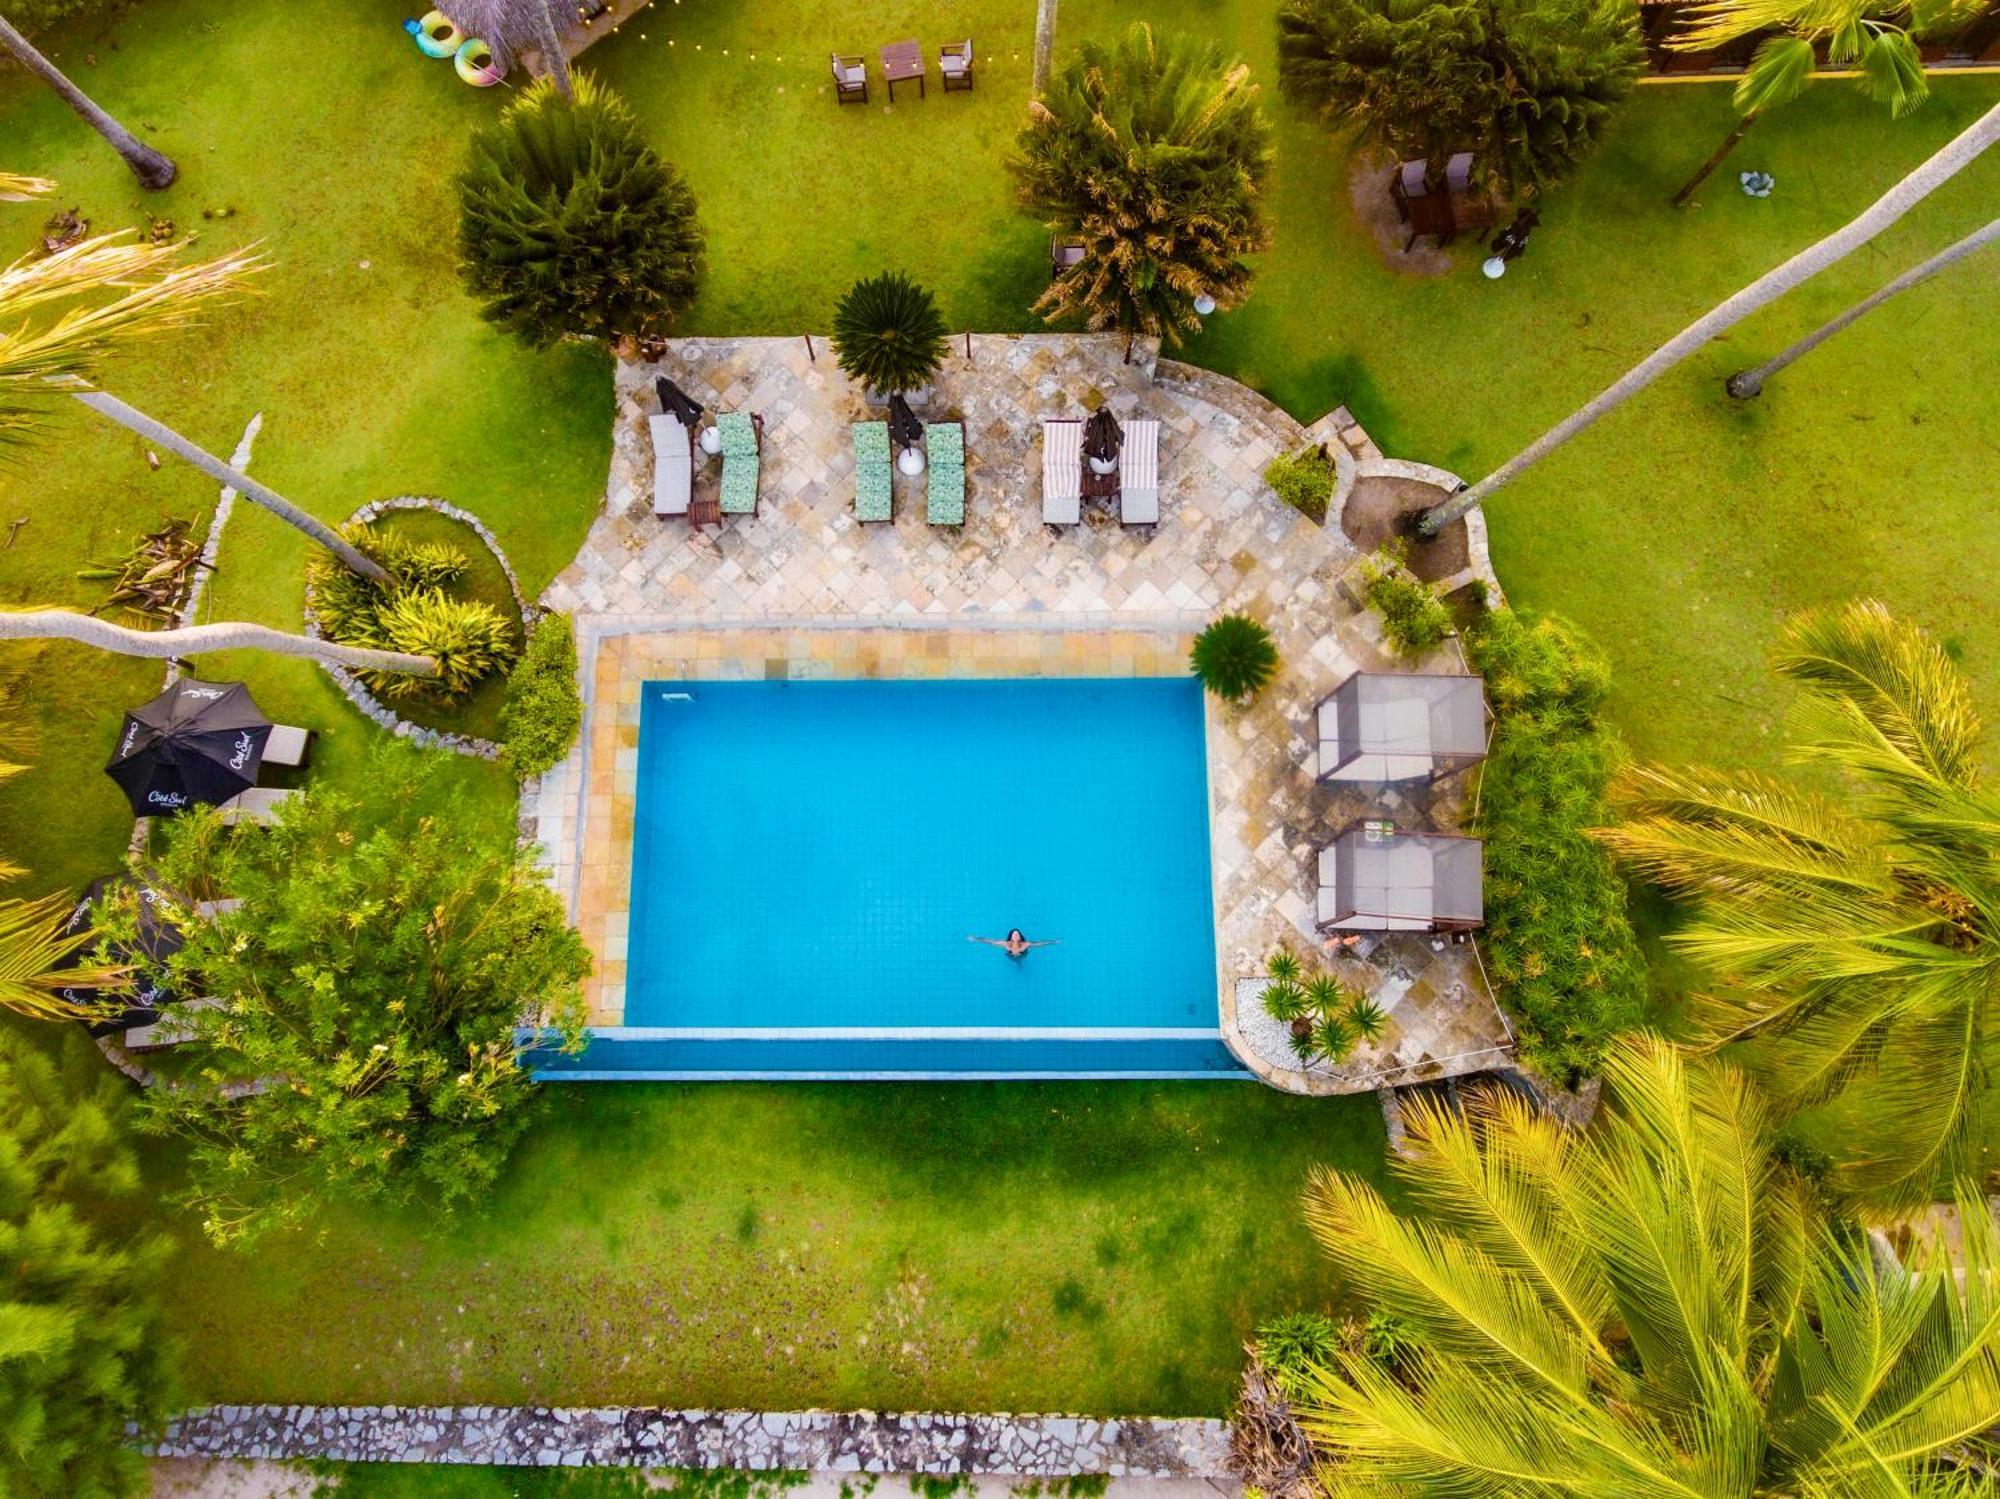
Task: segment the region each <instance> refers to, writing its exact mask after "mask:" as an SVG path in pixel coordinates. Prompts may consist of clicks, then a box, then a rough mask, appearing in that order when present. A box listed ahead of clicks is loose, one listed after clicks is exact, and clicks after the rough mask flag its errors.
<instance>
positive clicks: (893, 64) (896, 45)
mask: <svg viewBox="0 0 2000 1499" xmlns="http://www.w3.org/2000/svg"><path fill="white" fill-rule="evenodd" d="M912 78H914V79H916V80H917V97H918V98H919V99H921V98H923V97H924V49H923V46H922V44H921V43H918V42H891V43H889V45H888V46H886V47H884V48H883V49H882V81H883V82H885V83H887V84H888V85H889V102H890V103H892V104H893V103H895V101H896V85H897V84H899V83H908V82H909V81H910V80H911V79H912Z"/></svg>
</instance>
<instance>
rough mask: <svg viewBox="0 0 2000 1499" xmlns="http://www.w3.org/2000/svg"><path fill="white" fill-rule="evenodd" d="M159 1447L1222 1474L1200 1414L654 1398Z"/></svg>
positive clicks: (634, 1462) (1224, 1453) (226, 1417)
mask: <svg viewBox="0 0 2000 1499" xmlns="http://www.w3.org/2000/svg"><path fill="white" fill-rule="evenodd" d="M144 1450H145V1451H146V1452H147V1453H148V1454H150V1455H153V1456H156V1457H201V1458H219V1457H228V1458H266V1459H273V1458H277V1459H284V1458H321V1459H328V1460H332V1461H336V1462H384V1463H491V1464H498V1465H502V1466H518V1467H582V1466H586V1465H589V1466H623V1467H648V1468H661V1467H665V1468H734V1469H740V1470H753V1471H767V1470H771V1469H792V1470H808V1469H813V1470H821V1471H825V1472H831V1473H1008V1474H1018V1475H1021V1476H1023V1477H1041V1478H1060V1477H1067V1476H1070V1475H1074V1474H1079V1473H1093V1474H1095V1473H1103V1474H1109V1475H1110V1476H1112V1477H1114V1478H1123V1477H1135V1478H1221V1477H1225V1476H1226V1475H1227V1473H1228V1462H1229V1429H1228V1427H1227V1426H1225V1425H1224V1424H1223V1423H1222V1422H1220V1421H1205V1420H1138V1419H1134V1420H1093V1419H1090V1418H1087V1417H1078V1416H1007V1415H948V1414H905V1415H882V1414H877V1413H875V1412H871V1411H856V1412H829V1411H794V1412H768V1413H765V1412H758V1411H684V1410H667V1409H662V1408H657V1407H613V1408H609V1409H595V1410H591V1409H575V1408H564V1407H549V1406H490V1405H483V1406H407V1405H406V1406H394V1405H370V1406H328V1405H218V1406H211V1407H209V1408H208V1409H206V1410H200V1411H194V1412H191V1413H189V1414H188V1415H185V1416H182V1417H180V1418H179V1419H178V1420H176V1421H174V1422H172V1423H170V1424H169V1425H168V1427H167V1430H166V1432H165V1433H164V1435H162V1437H161V1438H160V1440H159V1441H157V1442H154V1443H151V1444H148V1445H146V1446H145V1448H144Z"/></svg>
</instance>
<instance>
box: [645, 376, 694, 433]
mask: <svg viewBox="0 0 2000 1499" xmlns="http://www.w3.org/2000/svg"><path fill="white" fill-rule="evenodd" d="M653 390H654V392H655V394H657V395H658V396H659V398H660V410H662V411H664V412H665V413H666V414H667V415H668V416H671V417H672V418H674V420H676V421H677V422H679V423H680V424H681V425H682V426H683V427H693V426H696V425H698V424H699V423H700V421H701V403H700V402H699V401H697V400H695V399H694V398H693V397H692V396H690V395H689V394H688V393H687V392H686V391H684V390H682V389H681V388H680V387H679V386H678V385H676V384H674V382H673V381H671V380H669V379H668V378H667V377H666V376H665V375H658V376H655V377H654V379H653Z"/></svg>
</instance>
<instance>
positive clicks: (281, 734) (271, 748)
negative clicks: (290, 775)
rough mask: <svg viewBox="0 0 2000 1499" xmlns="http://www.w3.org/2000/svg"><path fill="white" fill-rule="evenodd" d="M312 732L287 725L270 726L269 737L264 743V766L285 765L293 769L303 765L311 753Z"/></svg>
mask: <svg viewBox="0 0 2000 1499" xmlns="http://www.w3.org/2000/svg"><path fill="white" fill-rule="evenodd" d="M312 741H313V731H312V730H311V729H300V728H295V727H293V726H292V725H291V724H288V723H278V724H272V725H271V737H270V738H269V739H266V740H265V741H264V764H266V765H286V766H291V767H293V768H297V767H298V766H301V765H304V764H305V763H306V756H307V755H308V754H309V753H311V750H312Z"/></svg>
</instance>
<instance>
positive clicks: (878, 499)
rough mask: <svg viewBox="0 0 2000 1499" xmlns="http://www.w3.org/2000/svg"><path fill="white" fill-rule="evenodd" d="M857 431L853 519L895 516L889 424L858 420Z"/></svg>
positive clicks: (855, 428) (893, 474)
mask: <svg viewBox="0 0 2000 1499" xmlns="http://www.w3.org/2000/svg"><path fill="white" fill-rule="evenodd" d="M851 430H852V432H853V434H854V518H855V519H856V520H858V521H881V520H894V519H895V518H896V489H895V472H896V469H895V465H894V464H893V463H891V462H890V461H889V424H888V423H887V422H856V423H854V425H853V427H852V429H851Z"/></svg>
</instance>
